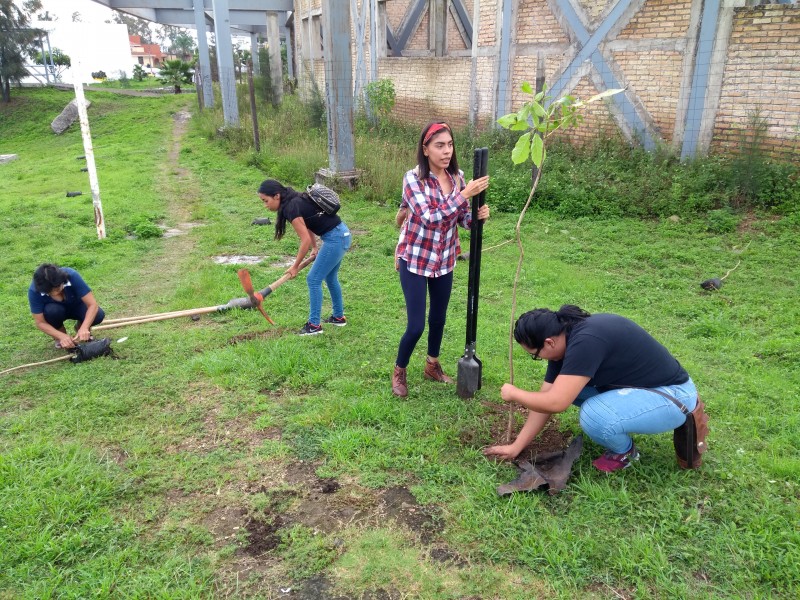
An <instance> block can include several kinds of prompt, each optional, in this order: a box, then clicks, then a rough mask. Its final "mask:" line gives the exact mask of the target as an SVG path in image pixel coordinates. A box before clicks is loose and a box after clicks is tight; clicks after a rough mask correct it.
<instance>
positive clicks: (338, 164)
mask: <svg viewBox="0 0 800 600" xmlns="http://www.w3.org/2000/svg"><path fill="white" fill-rule="evenodd" d="M322 31H323V44H324V53H325V57H324V58H325V60H324V62H325V100H326V104H327V109H328V160H329V166H330V169H329V171H328V173H327V174H326V175H327V176H333V177H344V176H347V175H349V174H352V173H353V172H354V168H355V138H354V136H353V59H352V56H351V54H350V1H349V0H322Z"/></svg>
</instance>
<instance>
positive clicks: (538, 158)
mask: <svg viewBox="0 0 800 600" xmlns="http://www.w3.org/2000/svg"><path fill="white" fill-rule="evenodd" d="M514 149H515V150H516V148H514ZM512 158H513V156H512ZM531 160H532V161H533V164H535V165H536V167H537V168H541V167H542V162H544V141H543V140H542V136H540V135H535V136H533V140H532V141H531Z"/></svg>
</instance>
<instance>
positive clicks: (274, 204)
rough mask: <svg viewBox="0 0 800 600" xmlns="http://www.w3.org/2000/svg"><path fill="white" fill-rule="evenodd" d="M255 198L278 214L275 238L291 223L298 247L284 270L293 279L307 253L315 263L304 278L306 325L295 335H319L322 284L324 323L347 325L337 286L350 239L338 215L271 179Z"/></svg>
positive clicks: (338, 325)
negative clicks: (329, 307) (327, 298)
mask: <svg viewBox="0 0 800 600" xmlns="http://www.w3.org/2000/svg"><path fill="white" fill-rule="evenodd" d="M258 196H259V198H261V200H262V201H263V202H264V204H265V206H266V207H267V208H268V209H269V210H271V211H273V212H276V213H278V216H277V219H276V221H275V239H276V240H279V239H281V238H282V237H283V234H284V232H285V230H286V222H287V221H288V222H289V223H291V224H292V227H293V228H294V230H295V232H296V233H297V236H298V237H299V238H300V248H299V249H298V250H297V257H296V258H295V260H294V264H293V265H292V266H291V267H289V269H288V270H287V271H286V272H287V273H288V274H289V276H290V277H291V278H292V279H294V278H295V277H297V273H298V271H299V269H300V263H302V262H303V259H304V258H305V256H306V254H308V252H309V250H310V251H311V256H312V257H314V256H316V258H315V259H314V264H313V265H312V266H311V270H310V271H309V272H308V275H307V276H306V283H308V296H309V304H310V308H309V314H308V322H307V323H306V324H305V325H304V326H303V328H302V329H301V330H300V331H299V332H298V334H299V335H316V334H318V333H322V322H321V318H322V317H321V313H322V282H323V281H324V282H325V284H326V285H327V286H328V291H329V292H330V294H331V303H332V304H333V314H332V315H331V316H330V317H328V318H327V319H325V322H326V323H329V324H331V325H335V326H337V327H344V326H345V325H347V319H345V316H344V301H343V300H342V286H341V285H340V284H339V267H340V266H341V264H342V259H343V258H344V255H345V253H346V252H347V251H348V250H349V249H350V244H351V242H352V237H351V236H350V230H349V229H348V228H347V225H345V224H344V223H343V222H342V220H341V219H340V218H339V217H338V216H337V215H329V214H327V213H325V212H324V211H322V210H320V208H319V207H318V206H317V205H316V204H315V203H314V201H313V200H311V198H310V197H309V196H308V194H307V193H304V192H297V191H295V190H293V189H292V188H290V187H284V186H283V185H282V184H281V183H280V182H278V181H276V180H274V179H267V180H265V181H263V182H262V183H261V186H260V187H259V188H258ZM316 235H318V236H319V237H320V238H321V239H322V241H323V244H322V249H320V250H319V251H318V249H317V240H316V237H315V236H316Z"/></svg>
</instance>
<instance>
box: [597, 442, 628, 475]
mask: <svg viewBox="0 0 800 600" xmlns="http://www.w3.org/2000/svg"><path fill="white" fill-rule="evenodd" d="M635 460H639V451H638V450H637V449H636V445H635V444H634V445H632V446H631V449H630V450H628V451H627V452H623V453H622V454H614V453H613V452H611V450H606V451H605V452H603V456H601V457H600V458H596V459H594V460H593V461H592V464H593V465H594V466H595V467H596V468H598V469H600V470H601V471H603V472H604V473H613V472H614V471H619V470H620V469H627V468H628V467H630V466H631V463H632V462H633V461H635Z"/></svg>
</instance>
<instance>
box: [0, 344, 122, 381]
mask: <svg viewBox="0 0 800 600" xmlns="http://www.w3.org/2000/svg"><path fill="white" fill-rule="evenodd" d="M126 339H128V338H122V339H119V340H117V342H118V343H121V342H124V341H125V340H126ZM111 352H112V350H111V340H110V339H109V338H102V339H99V340H92V341H91V342H84V343H82V344H78V345H77V346H75V348H72V349H71V352H70V353H69V354H67V355H66V356H59V357H58V358H51V359H50V360H43V361H41V362H35V363H28V364H26V365H19V366H18V367H11V368H10V369H5V370H3V371H0V375H5V374H6V373H11V372H12V371H17V370H19V369H25V368H28V367H38V366H39V365H47V364H50V363H54V362H60V361H62V360H69V361H70V362H72V363H81V362H86V361H87V360H92V359H93V358H97V357H98V356H108V355H110V354H111Z"/></svg>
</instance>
